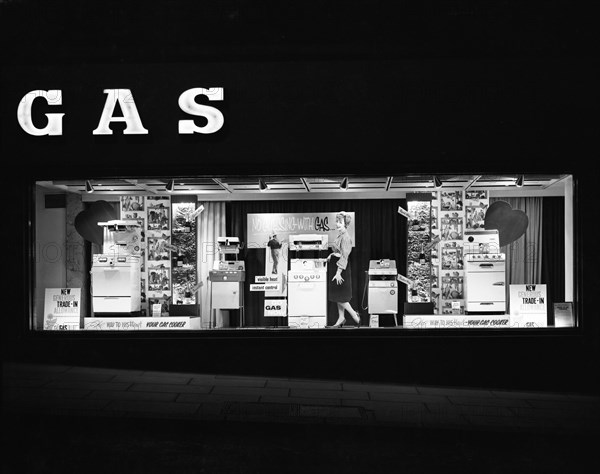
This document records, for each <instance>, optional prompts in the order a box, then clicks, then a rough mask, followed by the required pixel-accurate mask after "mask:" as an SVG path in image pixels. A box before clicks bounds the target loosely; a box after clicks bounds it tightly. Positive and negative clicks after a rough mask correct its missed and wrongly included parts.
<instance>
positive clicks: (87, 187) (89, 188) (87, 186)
mask: <svg viewBox="0 0 600 474" xmlns="http://www.w3.org/2000/svg"><path fill="white" fill-rule="evenodd" d="M85 192H86V193H93V192H94V186H92V183H90V181H89V180H86V181H85Z"/></svg>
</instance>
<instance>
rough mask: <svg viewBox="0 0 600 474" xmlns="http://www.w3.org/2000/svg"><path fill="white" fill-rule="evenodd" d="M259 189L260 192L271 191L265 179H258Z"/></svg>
mask: <svg viewBox="0 0 600 474" xmlns="http://www.w3.org/2000/svg"><path fill="white" fill-rule="evenodd" d="M258 189H259V190H260V192H263V191H266V190H267V189H269V187H268V186H267V183H265V181H264V179H262V178H259V179H258Z"/></svg>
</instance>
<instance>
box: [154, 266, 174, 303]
mask: <svg viewBox="0 0 600 474" xmlns="http://www.w3.org/2000/svg"><path fill="white" fill-rule="evenodd" d="M165 294H166V295H170V294H171V269H170V268H169V267H166V266H165V265H162V264H161V265H152V264H150V265H148V296H150V297H152V298H156V297H161V296H163V295H165Z"/></svg>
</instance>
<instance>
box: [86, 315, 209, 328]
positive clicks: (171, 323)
mask: <svg viewBox="0 0 600 474" xmlns="http://www.w3.org/2000/svg"><path fill="white" fill-rule="evenodd" d="M83 328H84V329H85V330H87V331H144V330H156V329H163V330H164V329H168V330H170V331H171V330H181V329H200V318H199V317H189V316H169V317H164V318H84V319H83Z"/></svg>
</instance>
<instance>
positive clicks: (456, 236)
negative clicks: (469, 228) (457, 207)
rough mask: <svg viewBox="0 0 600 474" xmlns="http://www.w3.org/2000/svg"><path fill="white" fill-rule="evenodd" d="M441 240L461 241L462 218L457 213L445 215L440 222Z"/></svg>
mask: <svg viewBox="0 0 600 474" xmlns="http://www.w3.org/2000/svg"><path fill="white" fill-rule="evenodd" d="M440 226H441V238H442V240H462V238H463V218H462V217H460V216H459V214H458V212H453V213H452V214H450V213H445V214H444V216H443V217H442V218H441V220H440Z"/></svg>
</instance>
